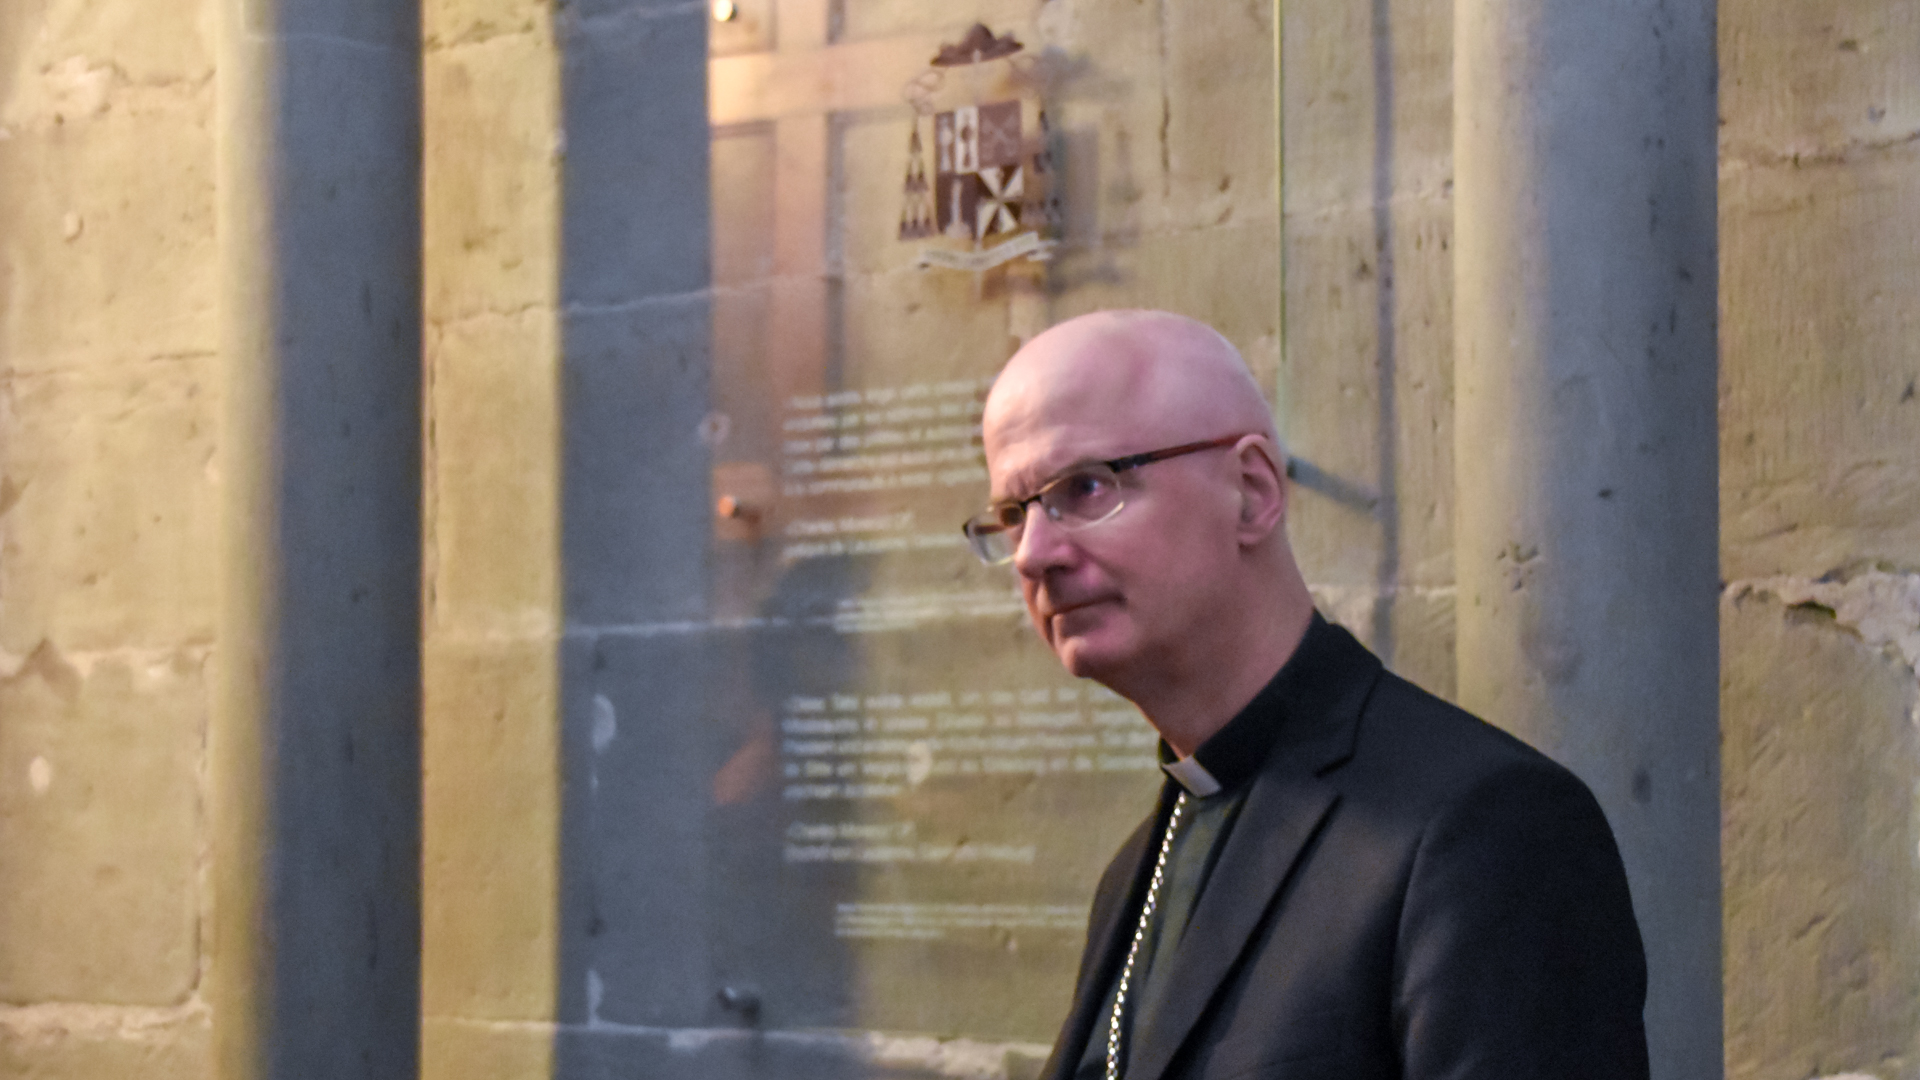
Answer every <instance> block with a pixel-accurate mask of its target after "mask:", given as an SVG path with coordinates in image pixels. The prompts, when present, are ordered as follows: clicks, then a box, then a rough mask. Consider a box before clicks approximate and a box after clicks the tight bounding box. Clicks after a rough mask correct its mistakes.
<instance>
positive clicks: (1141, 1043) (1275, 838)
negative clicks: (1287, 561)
mask: <svg viewBox="0 0 1920 1080" xmlns="http://www.w3.org/2000/svg"><path fill="white" fill-rule="evenodd" d="M1381 671H1382V667H1381V664H1380V661H1379V660H1378V659H1376V658H1375V657H1374V655H1373V654H1372V653H1370V652H1368V651H1367V650H1366V647H1365V646H1363V645H1361V644H1360V643H1359V642H1358V641H1356V640H1354V637H1353V635H1352V634H1349V633H1348V632H1347V631H1346V630H1344V629H1342V628H1340V627H1337V626H1334V625H1332V624H1330V623H1328V622H1326V620H1324V619H1322V618H1321V617H1320V614H1319V613H1318V612H1315V613H1314V616H1313V621H1312V623H1311V625H1310V626H1309V627H1308V629H1307V633H1306V636H1305V637H1303V638H1302V639H1301V642H1300V645H1299V647H1298V648H1296V649H1295V650H1294V653H1293V655H1292V656H1291V657H1289V658H1288V659H1287V662H1286V663H1285V664H1284V665H1282V667H1281V669H1280V671H1279V672H1278V673H1277V674H1276V675H1275V676H1274V678H1273V680H1272V681H1271V682H1269V683H1268V685H1267V686H1266V688H1265V689H1263V690H1262V691H1261V692H1260V693H1259V694H1257V695H1255V697H1254V700H1253V701H1252V702H1251V703H1249V704H1248V706H1247V707H1246V708H1245V709H1243V710H1241V712H1240V713H1239V714H1237V715H1236V716H1235V717H1234V719H1233V720H1232V721H1229V722H1228V724H1227V726H1226V727H1224V728H1222V729H1221V730H1220V731H1219V732H1216V733H1215V734H1214V736H1213V738H1211V739H1208V740H1207V742H1206V743H1205V744H1203V745H1202V746H1201V747H1200V749H1199V750H1198V751H1197V752H1195V754H1194V755H1193V757H1192V758H1189V759H1187V760H1189V761H1196V762H1197V763H1198V764H1199V765H1200V766H1201V767H1202V768H1203V769H1205V771H1206V773H1207V774H1208V775H1210V776H1211V777H1213V778H1214V779H1215V781H1216V782H1218V783H1220V784H1221V788H1222V789H1224V788H1226V787H1228V786H1231V785H1230V784H1229V783H1228V782H1227V781H1228V780H1232V781H1235V782H1246V781H1249V780H1250V781H1251V783H1252V785H1253V786H1252V787H1251V788H1250V789H1249V790H1248V792H1247V799H1246V802H1245V804H1244V805H1243V806H1242V808H1241V811H1240V817H1239V820H1238V822H1237V823H1236V824H1235V826H1234V828H1233V831H1232V832H1230V833H1228V834H1227V839H1226V847H1225V848H1224V849H1223V850H1222V851H1221V853H1220V858H1219V862H1218V863H1217V865H1216V867H1215V869H1214V871H1213V876H1212V880H1211V881H1209V882H1208V884H1207V889H1206V891H1205V892H1204V893H1202V894H1201V896H1200V901H1199V903H1198V905H1196V907H1195V908H1194V912H1193V916H1192V919H1191V921H1190V922H1189V923H1188V924H1187V930H1186V933H1185V934H1184V935H1183V936H1182V939H1181V947H1180V948H1179V949H1178V950H1177V951H1176V952H1175V954H1174V957H1173V963H1172V965H1171V966H1170V967H1169V968H1168V972H1167V979H1168V985H1167V987H1166V993H1165V994H1164V995H1161V998H1160V1000H1161V1002H1162V1006H1161V1009H1160V1011H1159V1012H1158V1014H1157V1015H1155V1016H1153V1017H1151V1018H1149V1022H1148V1024H1147V1026H1146V1027H1144V1028H1143V1029H1140V1030H1137V1031H1135V1032H1134V1038H1133V1048H1132V1051H1131V1053H1130V1055H1129V1056H1130V1057H1131V1059H1132V1060H1131V1063H1130V1065H1129V1067H1128V1069H1127V1076H1128V1078H1129V1080H1160V1078H1161V1076H1162V1074H1164V1073H1165V1072H1166V1069H1167V1066H1168V1065H1169V1064H1171V1063H1172V1061H1173V1058H1174V1055H1175V1054H1176V1053H1177V1052H1178V1051H1179V1049H1180V1047H1181V1045H1182V1044H1183V1043H1184V1042H1185V1041H1186V1038H1187V1036H1188V1035H1189V1034H1191V1032H1192V1031H1193V1029H1194V1027H1195V1026H1196V1025H1197V1024H1198V1022H1199V1020H1200V1017H1201V1016H1202V1015H1203V1014H1204V1013H1205V1011H1206V1009H1207V1008H1208V1007H1209V1006H1210V1005H1211V1003H1212V1000H1213V997H1214V993H1215V991H1217V990H1218V989H1219V987H1220V984H1221V983H1222V981H1223V980H1224V979H1225V978H1226V976H1227V973H1228V972H1229V971H1230V970H1231V969H1232V967H1233V964H1234V962H1235V961H1236V960H1237V959H1238V958H1239V956H1240V954H1241V953H1242V952H1243V951H1244V950H1245V948H1246V945H1247V942H1248V940H1249V939H1250V938H1251V937H1252V936H1253V933H1254V931H1255V930H1256V929H1257V928H1258V927H1259V925H1260V922H1261V921H1262V920H1263V919H1264V918H1265V917H1266V913H1267V911H1268V909H1269V908H1271V906H1272V904H1273V900H1274V897H1275V896H1277V895H1278V893H1279V891H1280V887H1281V885H1283V884H1284V883H1285V882H1286V879H1287V875H1288V874H1289V873H1290V872H1291V871H1292V869H1293V865H1294V863H1295V862H1296V861H1297V860H1298V858H1299V856H1300V852H1301V851H1302V850H1303V849H1304V848H1305V847H1306V844H1307V842H1308V841H1309V840H1310V839H1311V838H1312V836H1313V834H1314V832H1315V831H1316V830H1318V828H1319V826H1320V822H1321V821H1322V820H1323V819H1324V818H1325V817H1326V815H1327V813H1328V812H1329V811H1330V810H1332V809H1333V806H1334V804H1335V803H1336V802H1337V801H1338V795H1337V794H1336V793H1335V791H1334V789H1333V788H1332V787H1331V786H1330V785H1328V784H1326V783H1324V782H1322V781H1321V780H1320V779H1319V778H1320V777H1321V776H1322V775H1324V774H1325V773H1327V772H1328V771H1330V770H1332V769H1334V768H1336V767H1338V766H1339V765H1340V764H1342V763H1343V762H1345V761H1346V760H1347V759H1348V758H1349V757H1351V756H1352V754H1353V747H1354V742H1355V740H1356V738H1357V737H1358V734H1359V719H1360V710H1361V707H1362V706H1363V705H1365V703H1366V699H1367V697H1368V695H1370V694H1371V693H1372V691H1373V687H1374V684H1375V683H1376V682H1377V681H1378V679H1379V677H1380V674H1381ZM1243 721H1245V722H1244V723H1243ZM1222 736H1227V739H1226V741H1224V742H1222V741H1221V739H1222ZM1215 769H1218V770H1219V772H1217V773H1216V772H1215V771H1214V770H1215ZM1176 792H1177V782H1169V783H1167V784H1166V785H1164V786H1163V787H1162V790H1161V798H1160V802H1159V806H1158V808H1157V811H1156V813H1155V814H1154V816H1153V817H1150V818H1149V819H1148V820H1147V821H1145V822H1142V823H1141V825H1140V827H1139V828H1138V829H1136V830H1135V831H1134V833H1133V835H1132V836H1131V837H1130V838H1129V839H1128V840H1127V842H1126V844H1125V845H1123V846H1122V847H1121V849H1120V853H1119V855H1118V856H1116V858H1115V860H1114V867H1113V870H1112V871H1110V872H1109V881H1110V882H1111V883H1112V884H1119V883H1121V882H1125V883H1128V884H1127V887H1126V888H1125V889H1124V891H1118V890H1115V889H1113V888H1112V885H1109V886H1108V887H1106V888H1103V889H1102V894H1101V895H1100V896H1098V897H1096V898H1095V906H1094V911H1093V918H1092V920H1091V924H1090V926H1089V928H1088V937H1087V946H1088V950H1089V955H1088V956H1087V957H1086V958H1085V959H1084V961H1083V963H1082V965H1081V978H1080V982H1079V985H1078V987H1077V988H1076V991H1075V995H1074V1003H1073V1007H1072V1009H1071V1011H1070V1012H1069V1014H1068V1021H1067V1025H1068V1026H1067V1028H1066V1029H1065V1031H1064V1032H1063V1038H1062V1040H1061V1042H1060V1044H1059V1045H1058V1046H1057V1047H1056V1049H1055V1054H1054V1058H1053V1060H1052V1062H1051V1063H1050V1067H1049V1068H1048V1070H1047V1071H1046V1073H1045V1075H1046V1076H1047V1077H1048V1078H1049V1080H1064V1078H1066V1077H1068V1076H1071V1075H1072V1070H1073V1068H1074V1066H1075V1065H1076V1064H1077V1063H1078V1062H1079V1060H1080V1058H1081V1056H1082V1054H1084V1053H1085V1051H1086V1044H1087V1040H1088V1038H1090V1037H1092V1035H1093V1032H1092V1030H1091V1028H1092V1025H1093V1022H1094V1020H1095V1018H1096V1017H1098V1015H1099V1012H1100V1008H1101V1006H1102V1005H1103V1004H1104V1002H1105V999H1106V994H1107V992H1108V990H1109V989H1110V988H1111V987H1112V984H1113V980H1114V979H1115V978H1117V977H1118V973H1119V965H1120V960H1121V958H1122V957H1123V956H1124V955H1125V952H1126V942H1127V940H1128V938H1129V937H1130V935H1131V934H1132V931H1133V923H1132V920H1133V919H1135V918H1137V917H1138V915H1139V909H1140V903H1141V901H1142V898H1143V897H1144V896H1145V893H1146V884H1147V877H1148V875H1149V873H1150V872H1151V870H1152V858H1151V855H1152V850H1153V842H1154V840H1155V839H1156V838H1157V837H1158V835H1159V829H1160V828H1161V827H1162V826H1163V823H1164V822H1165V821H1166V818H1167V815H1168V813H1169V812H1170V810H1171V808H1172V805H1173V801H1174V795H1175V794H1176Z"/></svg>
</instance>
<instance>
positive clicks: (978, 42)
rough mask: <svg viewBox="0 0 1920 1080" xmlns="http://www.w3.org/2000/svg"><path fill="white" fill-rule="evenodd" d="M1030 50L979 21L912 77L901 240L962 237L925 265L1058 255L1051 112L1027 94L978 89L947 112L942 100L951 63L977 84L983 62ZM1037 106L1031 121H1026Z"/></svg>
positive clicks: (927, 250)
mask: <svg viewBox="0 0 1920 1080" xmlns="http://www.w3.org/2000/svg"><path fill="white" fill-rule="evenodd" d="M1021 50H1022V46H1021V44H1020V43H1019V42H1018V41H1016V40H1014V38H1013V35H1012V34H1007V35H1004V36H995V34H994V33H993V31H991V30H989V29H987V27H986V26H985V25H982V24H979V23H975V24H974V26H973V28H972V29H971V30H969V31H968V32H967V35H966V36H965V37H964V38H962V39H961V40H960V41H958V42H955V43H954V44H951V45H947V46H945V47H943V48H942V49H941V50H940V53H939V55H937V56H935V57H934V58H933V63H932V67H933V70H932V71H930V72H928V73H926V74H924V75H922V76H920V77H919V78H917V79H915V80H914V81H913V82H911V83H909V84H908V85H907V91H906V92H907V98H908V100H909V101H911V102H913V105H914V110H915V114H914V124H913V134H912V135H911V136H910V137H909V139H908V142H907V178H906V185H905V195H906V202H905V206H904V207H903V208H902V210H901V214H900V239H902V240H934V241H940V240H945V241H952V243H950V244H939V245H937V246H935V245H929V246H927V247H924V248H922V249H921V252H920V260H919V261H920V265H921V266H923V267H927V266H943V267H947V268H950V269H956V270H974V271H982V270H988V269H991V268H993V267H995V266H1000V265H1002V264H1004V263H1008V262H1011V261H1013V260H1015V259H1030V260H1034V261H1043V260H1045V259H1047V258H1049V257H1050V256H1051V255H1052V251H1053V248H1054V246H1055V240H1054V236H1055V234H1056V233H1057V232H1058V230H1059V225H1060V204H1059V198H1058V194H1057V192H1056V191H1055V190H1054V182H1053V180H1054V178H1053V171H1054V170H1053V153H1052V145H1051V142H1052V137H1051V132H1050V131H1049V130H1048V127H1047V115H1046V110H1045V109H1044V108H1042V107H1040V106H1039V105H1037V104H1034V103H1030V102H1029V101H1027V100H1025V99H1024V98H1023V97H1014V98H1012V99H1008V100H999V101H984V100H980V95H979V94H978V93H977V91H976V93H975V94H974V95H973V96H974V100H973V101H971V102H970V103H968V104H964V105H956V106H954V107H953V108H949V109H946V110H937V109H936V107H935V105H934V94H935V92H936V91H937V90H939V89H940V88H941V87H942V85H943V83H944V82H945V74H944V73H945V72H946V71H947V70H950V69H956V68H957V69H964V70H966V72H967V82H968V84H969V85H970V86H972V87H976V88H977V87H979V86H981V85H982V84H983V83H984V82H985V81H986V80H985V79H984V78H983V76H982V73H981V72H980V70H979V69H980V68H981V67H982V66H983V65H987V64H990V63H993V62H996V61H1006V62H1008V63H1011V62H1012V60H1011V58H1012V57H1014V56H1015V55H1016V54H1017V53H1019V52H1020V51H1021ZM1011 81H1013V82H1015V83H1016V84H1017V83H1018V81H1019V80H1011ZM1030 109H1031V112H1032V116H1033V120H1034V123H1033V125H1032V126H1031V127H1029V126H1028V125H1027V122H1026V118H1027V115H1028V113H1029V110H1030ZM924 119H930V120H931V125H930V128H931V130H930V135H931V143H932V152H933V161H932V165H933V167H932V168H931V169H929V168H928V167H927V144H926V143H923V142H922V141H921V138H920V131H921V127H922V121H923V120H924Z"/></svg>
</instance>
